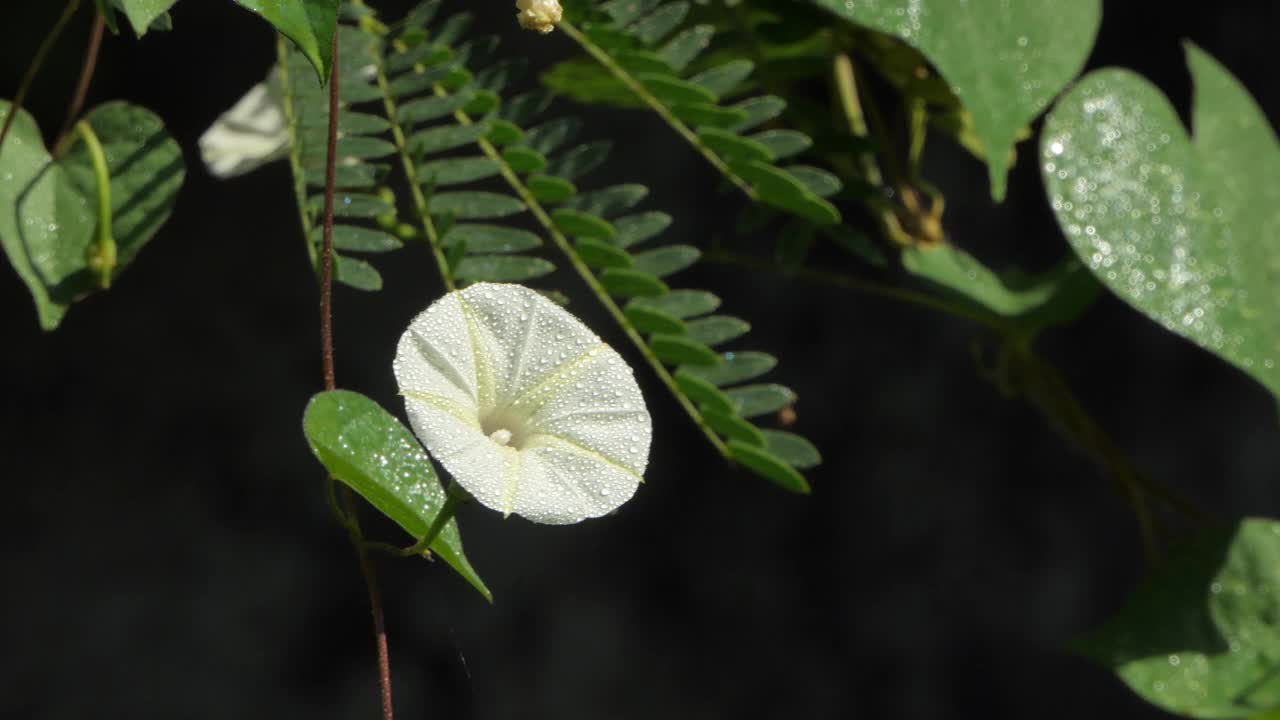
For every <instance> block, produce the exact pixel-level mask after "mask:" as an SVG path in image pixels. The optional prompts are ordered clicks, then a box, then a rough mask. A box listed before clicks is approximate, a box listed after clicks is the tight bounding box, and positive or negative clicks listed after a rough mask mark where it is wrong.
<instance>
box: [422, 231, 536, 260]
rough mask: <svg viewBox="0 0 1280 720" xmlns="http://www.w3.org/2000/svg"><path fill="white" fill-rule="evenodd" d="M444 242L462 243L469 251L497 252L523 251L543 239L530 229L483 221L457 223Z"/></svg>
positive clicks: (531, 247) (533, 246)
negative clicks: (487, 223)
mask: <svg viewBox="0 0 1280 720" xmlns="http://www.w3.org/2000/svg"><path fill="white" fill-rule="evenodd" d="M444 242H445V244H446V245H448V244H454V243H462V244H464V245H465V246H466V248H467V251H468V252H473V253H496V254H503V253H516V252H523V251H525V250H532V249H533V248H536V247H540V246H541V245H542V240H541V239H540V238H539V237H538V236H537V235H534V234H533V233H531V232H529V231H528V230H520V229H518V228H509V227H504V226H502V225H485V224H482V223H455V224H454V225H453V226H452V227H450V228H449V232H448V234H446V235H445V237H444Z"/></svg>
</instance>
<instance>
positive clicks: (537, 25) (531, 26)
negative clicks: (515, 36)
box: [516, 0, 564, 35]
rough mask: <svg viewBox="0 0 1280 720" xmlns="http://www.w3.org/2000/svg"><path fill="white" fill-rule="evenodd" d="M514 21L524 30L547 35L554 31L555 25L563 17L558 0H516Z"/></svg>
mask: <svg viewBox="0 0 1280 720" xmlns="http://www.w3.org/2000/svg"><path fill="white" fill-rule="evenodd" d="M516 9H517V10H519V11H520V12H519V13H517V14H516V20H518V21H520V27H522V28H524V29H525V30H536V31H538V32H540V33H542V34H544V35H545V34H547V33H549V32H551V31H552V30H554V29H555V26H556V23H558V22H560V18H561V17H562V16H563V15H564V10H563V9H561V7H560V2H559V0H516Z"/></svg>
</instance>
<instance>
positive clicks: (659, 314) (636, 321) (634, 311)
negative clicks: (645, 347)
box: [622, 303, 687, 335]
mask: <svg viewBox="0 0 1280 720" xmlns="http://www.w3.org/2000/svg"><path fill="white" fill-rule="evenodd" d="M622 312H623V314H624V315H626V316H627V320H629V321H631V324H632V325H634V326H635V327H636V329H637V330H639V331H640V332H651V333H667V334H668V335H684V334H686V333H687V328H686V326H685V324H684V321H683V320H681V319H680V318H678V317H676V316H675V315H672V314H671V313H669V312H666V311H664V310H659V309H657V308H652V307H646V306H644V305H636V304H634V303H631V304H628V305H627V307H626V309H624V310H623V311H622Z"/></svg>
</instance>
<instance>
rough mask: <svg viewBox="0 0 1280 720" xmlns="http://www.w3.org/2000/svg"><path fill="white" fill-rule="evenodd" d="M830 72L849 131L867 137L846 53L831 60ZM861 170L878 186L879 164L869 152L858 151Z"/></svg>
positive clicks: (859, 100)
mask: <svg viewBox="0 0 1280 720" xmlns="http://www.w3.org/2000/svg"><path fill="white" fill-rule="evenodd" d="M831 73H832V75H834V76H835V82H836V95H837V97H839V99H840V109H841V110H842V111H843V112H844V117H845V122H846V123H848V125H849V132H850V133H852V134H853V135H854V136H855V137H860V138H866V137H867V119H866V117H865V116H864V115H863V113H862V100H861V99H860V98H859V97H858V81H857V78H856V76H855V75H854V70H853V61H852V60H850V59H849V55H848V54H846V53H839V54H837V55H836V57H835V60H833V61H832V65H831ZM859 155H860V157H859V160H860V161H861V163H862V171H863V173H864V174H865V175H866V179H867V182H869V183H871V184H872V185H875V186H876V187H880V186H881V185H883V184H884V177H883V176H882V175H881V174H880V166H879V165H878V164H877V163H876V158H875V155H874V154H873V153H871V152H869V151H868V152H862V153H859Z"/></svg>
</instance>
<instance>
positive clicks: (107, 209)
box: [76, 120, 116, 290]
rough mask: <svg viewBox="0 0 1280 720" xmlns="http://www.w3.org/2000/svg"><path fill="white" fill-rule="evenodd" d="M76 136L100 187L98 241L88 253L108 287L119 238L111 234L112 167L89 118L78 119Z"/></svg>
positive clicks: (98, 188)
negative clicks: (116, 238)
mask: <svg viewBox="0 0 1280 720" xmlns="http://www.w3.org/2000/svg"><path fill="white" fill-rule="evenodd" d="M76 137H79V138H80V140H81V141H82V142H83V143H84V146H85V148H86V149H88V151H89V162H90V163H91V164H92V165H93V179H94V183H95V185H96V187H97V198H98V223H97V227H96V228H95V229H94V236H95V242H94V245H93V248H92V249H91V250H90V254H89V267H90V268H92V269H93V271H94V272H95V273H97V275H98V287H100V288H102V289H103V290H106V289H107V288H109V287H111V273H112V271H114V270H115V268H116V240H115V238H114V237H113V236H112V235H111V168H110V167H108V165H107V154H106V152H104V151H103V149H102V143H101V142H99V141H98V135H97V133H95V132H94V131H93V127H92V126H91V125H89V123H88V121H86V120H81V121H80V122H78V123H76Z"/></svg>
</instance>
